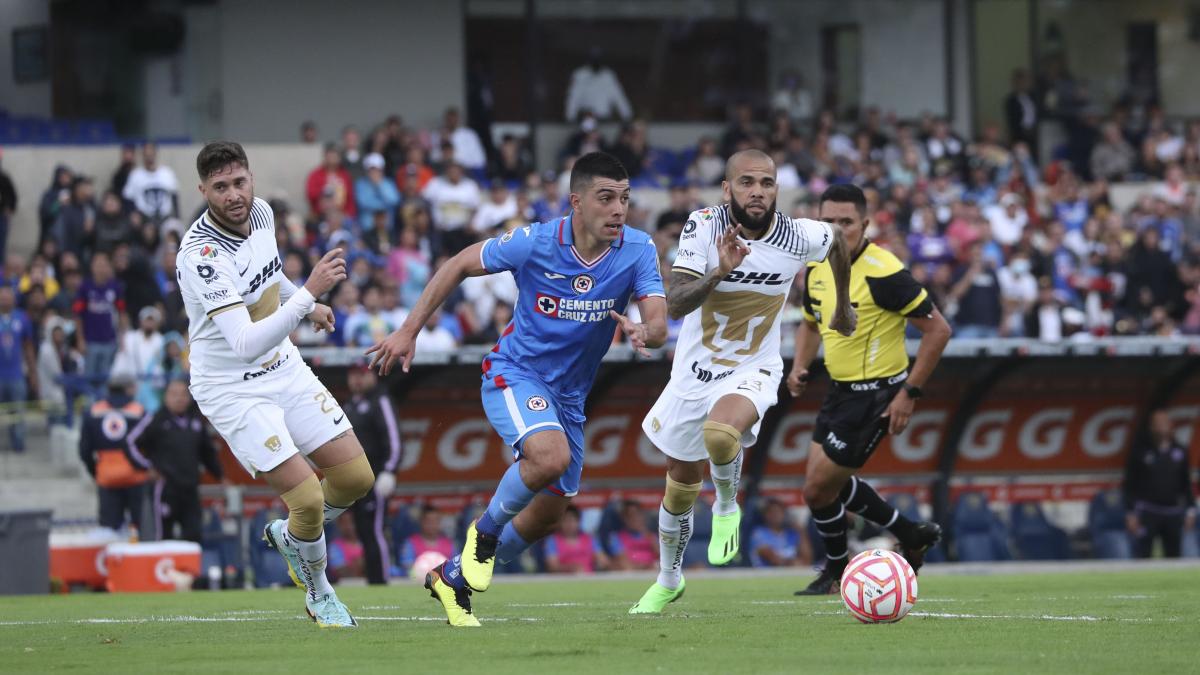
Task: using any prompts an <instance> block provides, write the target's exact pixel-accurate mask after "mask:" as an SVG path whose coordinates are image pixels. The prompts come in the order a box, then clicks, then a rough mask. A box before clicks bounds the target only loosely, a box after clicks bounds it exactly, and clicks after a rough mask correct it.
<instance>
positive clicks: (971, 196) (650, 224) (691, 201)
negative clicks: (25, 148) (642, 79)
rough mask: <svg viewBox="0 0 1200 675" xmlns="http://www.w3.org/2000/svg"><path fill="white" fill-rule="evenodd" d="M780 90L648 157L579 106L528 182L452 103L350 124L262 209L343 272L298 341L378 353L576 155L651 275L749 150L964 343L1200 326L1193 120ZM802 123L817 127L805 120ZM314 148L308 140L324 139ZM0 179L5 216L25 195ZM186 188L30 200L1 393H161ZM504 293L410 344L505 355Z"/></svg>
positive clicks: (293, 249)
mask: <svg viewBox="0 0 1200 675" xmlns="http://www.w3.org/2000/svg"><path fill="white" fill-rule="evenodd" d="M789 86H791V87H792V89H786V90H781V91H780V92H779V93H778V94H777V95H776V96H775V97H773V98H772V99H771V100H772V101H773V103H774V104H775V105H773V106H772V107H773V108H774V109H767V110H756V109H754V108H752V107H751V106H749V105H739V106H735V107H734V109H733V112H732V114H731V120H730V123H729V125H728V127H727V128H726V129H725V130H724V132H723V133H721V134H719V135H714V136H712V137H704V138H699V139H697V140H696V143H695V146H694V147H692V148H689V149H686V150H684V151H671V150H668V149H665V148H661V147H657V146H655V145H654V139H653V138H651V137H650V136H651V133H650V129H649V127H648V126H647V125H646V124H645V123H644V122H643V121H641V120H638V119H636V118H634V119H631V120H630V121H628V122H625V123H624V124H623V125H622V126H621V127H620V129H619V131H618V132H617V133H616V134H615V135H613V136H612V137H607V136H606V135H605V134H604V133H603V132H602V125H601V124H599V122H598V120H597V118H596V117H595V116H594V115H591V114H589V113H587V112H583V113H582V114H581V115H580V117H579V122H578V125H579V126H578V130H577V132H576V133H575V134H573V135H572V136H571V137H570V138H569V139H568V140H567V142H566V143H565V145H564V147H563V148H562V149H561V152H560V153H559V161H560V163H559V166H558V167H556V168H555V169H553V170H538V169H537V168H535V166H534V161H533V157H532V154H531V152H530V150H529V147H528V144H527V142H526V139H523V138H519V137H515V136H511V135H506V136H503V137H502V138H499V139H497V140H498V143H493V142H492V139H482V138H480V136H479V134H478V133H477V132H476V131H475V130H473V129H472V128H469V127H466V126H464V125H463V123H462V121H461V119H460V115H459V112H458V111H457V110H456V109H453V108H452V109H449V110H447V111H446V113H445V115H444V117H443V120H442V123H441V124H440V125H439V126H438V127H437V128H435V129H429V130H419V129H414V128H412V127H410V126H408V125H407V124H405V122H404V120H403V119H402V118H401V117H399V116H396V115H393V116H391V117H388V118H387V119H386V120H384V121H383V122H382V123H380V124H379V125H378V126H377V127H375V128H373V129H370V130H368V131H367V132H366V133H363V131H361V130H359V129H358V128H356V127H353V126H349V127H346V128H345V129H343V130H342V131H341V133H340V135H339V136H338V138H337V139H336V140H332V141H330V142H328V143H327V144H326V145H325V146H324V152H323V153H322V154H321V157H320V162H319V164H318V165H317V166H316V167H314V168H313V169H312V171H311V173H310V174H309V175H308V178H307V181H306V182H305V185H304V192H303V194H296V195H293V196H288V197H275V198H272V199H271V206H272V208H273V209H274V211H275V218H276V232H277V236H278V242H279V248H280V252H281V258H282V260H283V263H284V270H285V273H286V274H287V276H288V277H289V278H290V279H291V280H292V281H293V282H295V283H301V282H302V280H303V279H304V278H305V276H306V275H307V272H308V270H309V269H310V267H311V265H312V264H313V263H314V261H316V260H317V259H319V258H320V256H321V255H322V253H324V252H325V251H327V250H328V249H330V248H332V247H335V246H340V247H342V248H344V249H345V250H346V252H347V258H348V262H349V271H350V272H349V279H348V280H347V282H345V283H343V284H342V285H341V286H340V287H339V288H337V289H336V290H335V291H334V292H333V293H332V294H331V298H330V300H329V301H330V303H331V305H332V306H333V308H334V312H335V315H336V318H337V325H338V326H339V328H340V329H339V330H338V331H336V332H334V333H332V334H326V333H317V332H314V331H312V330H310V329H308V328H307V327H301V328H300V329H298V330H297V333H296V335H295V336H294V337H295V339H296V341H297V342H298V343H300V344H302V345H324V344H333V345H337V346H353V347H362V346H366V345H369V344H371V343H373V342H375V341H376V340H378V339H380V338H381V337H383V336H384V335H386V334H387V333H388V332H390V331H391V330H393V329H395V328H396V327H397V326H399V324H400V322H402V321H403V320H404V318H405V317H406V315H407V310H406V308H408V307H411V306H412V304H413V303H414V301H415V299H416V298H417V297H418V295H419V294H420V292H421V289H422V288H423V287H424V286H425V284H426V283H427V282H428V280H429V278H430V277H431V276H432V274H433V273H434V271H435V270H436V269H437V268H438V266H439V265H440V264H441V263H442V262H443V261H444V260H446V258H447V257H448V256H450V255H453V254H454V253H456V252H458V251H459V250H461V249H463V248H465V247H466V246H469V245H470V244H471V243H473V242H475V241H478V240H480V239H482V238H486V237H489V236H494V235H496V234H498V233H501V232H504V231H506V230H508V229H511V228H513V227H518V226H522V225H525V224H527V223H529V222H531V221H544V220H549V219H552V218H555V217H558V216H560V215H563V214H565V213H566V211H567V209H568V205H567V200H566V197H567V192H568V190H567V179H568V177H569V172H570V168H571V165H572V162H573V159H574V158H575V157H576V156H579V155H580V154H582V153H586V152H589V151H591V150H598V149H603V150H607V151H609V152H611V153H612V154H614V155H615V156H617V157H618V158H620V159H621V161H622V162H623V163H624V164H625V165H626V166H627V168H628V170H629V172H630V175H631V177H632V182H633V184H634V186H635V192H634V200H633V203H632V206H631V209H630V212H629V217H628V223H629V224H630V225H631V226H633V227H638V228H641V229H645V230H647V231H651V232H652V233H653V234H654V237H655V240H656V243H657V245H658V250H659V252H660V256H661V258H662V266H663V270H664V272H666V271H667V270H669V266H670V261H671V259H672V257H673V255H674V251H675V246H676V241H677V238H678V235H679V232H680V230H681V228H682V225H683V223H684V221H685V220H686V217H687V214H688V213H689V212H690V211H691V210H692V209H694V208H698V207H700V206H703V204H701V203H700V194H701V191H702V190H704V189H705V188H710V187H713V186H717V185H719V184H720V181H721V178H722V177H723V172H724V160H725V157H727V156H728V155H729V154H730V153H732V152H735V151H737V150H740V149H745V148H760V149H763V150H764V151H767V152H769V153H770V154H771V156H772V157H773V158H774V159H775V161H776V164H777V167H778V171H779V184H780V187H781V189H782V190H783V192H782V193H781V195H783V196H781V199H780V202H779V203H778V209H779V210H780V211H782V212H784V213H786V214H788V215H792V216H803V217H816V215H817V214H816V199H817V196H818V195H819V194H820V193H821V191H822V190H823V189H824V188H825V187H826V186H828V185H831V184H836V183H846V182H853V183H855V184H858V185H860V186H862V187H863V188H864V189H865V190H866V191H867V194H868V196H869V213H868V216H869V218H870V221H871V222H870V226H869V228H868V236H869V237H870V238H871V239H872V240H873V241H875V242H876V243H878V244H880V245H882V246H884V247H886V248H888V249H890V250H892V251H893V252H895V253H896V254H897V255H899V256H900V258H901V259H902V260H904V261H905V262H906V263H907V264H909V265H910V267H911V269H912V272H913V275H914V276H915V277H916V278H917V279H918V280H919V281H921V282H922V283H923V284H925V285H926V287H927V288H928V289H929V291H930V293H931V294H932V296H933V298H934V300H935V302H936V303H937V305H938V306H939V307H940V308H941V310H942V312H943V313H944V314H945V315H946V316H947V317H948V318H949V320H950V321H951V322H952V324H953V325H954V327H955V329H956V336H957V337H960V338H961V337H993V336H1025V337H1038V338H1041V339H1044V340H1060V339H1085V338H1087V337H1089V336H1099V335H1111V334H1116V335H1160V336H1170V335H1178V334H1200V236H1197V235H1200V200H1198V199H1197V192H1196V184H1195V181H1197V180H1198V179H1200V121H1190V122H1186V123H1179V122H1175V121H1172V120H1169V119H1167V118H1166V117H1165V116H1164V115H1163V113H1162V111H1161V109H1159V108H1157V107H1155V106H1154V105H1153V102H1152V101H1150V102H1148V103H1143V104H1139V105H1142V106H1143V107H1142V108H1136V109H1135V108H1133V107H1131V105H1127V104H1122V105H1119V106H1117V107H1116V108H1115V109H1113V110H1111V111H1109V112H1108V114H1106V115H1097V114H1096V112H1095V107H1094V106H1091V107H1076V108H1072V109H1070V110H1069V111H1067V112H1064V109H1065V108H1064V107H1063V106H1060V107H1059V109H1057V110H1056V111H1049V110H1047V108H1046V106H1045V105H1044V103H1043V100H1044V99H1045V96H1044V94H1037V93H1036V92H1034V90H1033V89H1032V85H1031V83H1030V78H1028V77H1027V76H1025V75H1024V74H1018V75H1017V76H1016V77H1014V82H1013V93H1012V94H1011V95H1010V97H1009V99H1008V100H1007V102H1006V105H1005V109H1004V110H1003V111H996V117H997V118H1002V119H1004V120H1005V124H1006V126H1007V129H1002V128H1001V126H1000V125H999V124H994V123H987V124H985V125H983V128H982V129H981V130H980V132H979V134H978V137H976V138H974V139H965V138H962V137H960V136H959V135H958V134H957V133H956V132H955V131H954V130H953V129H952V128H951V127H950V125H949V124H948V122H947V121H946V120H944V119H940V118H937V117H935V116H932V115H925V116H922V117H921V118H920V119H916V120H901V119H897V118H896V117H895V116H894V115H891V114H888V113H886V112H884V111H881V110H878V109H874V108H868V109H866V110H864V111H863V112H862V115H861V116H860V117H859V118H857V119H839V118H838V117H837V116H835V115H834V113H833V112H831V111H829V110H814V109H813V107H812V106H811V104H809V105H798V104H797V103H796V102H797V101H800V102H803V101H804V100H809V99H805V97H803V96H798V94H797V92H796V91H795V90H794V89H795V83H791V84H789ZM801 93H803V92H801ZM810 98H811V97H810ZM805 111H811V112H810V113H808V114H811V115H812V117H811V118H802V117H798V116H797V114H805ZM1031 123H1032V124H1033V125H1034V129H1036V125H1037V124H1058V125H1061V126H1062V128H1064V129H1066V136H1065V138H1066V141H1065V142H1064V143H1063V144H1062V145H1061V147H1058V148H1053V149H1049V150H1048V151H1046V152H1041V153H1039V152H1037V151H1036V150H1035V144H1036V140H1037V138H1038V136H1037V134H1036V133H1034V131H1033V130H1031V128H1030V126H1029V125H1030V124H1031ZM305 138H306V139H308V140H309V141H312V142H318V141H319V138H320V137H319V134H318V131H317V129H316V128H315V126H310V127H309V128H307V129H306V130H305ZM1039 156H1045V157H1048V158H1049V159H1048V160H1047V161H1043V162H1041V163H1039V162H1038V160H1037V158H1038V157H1039ZM543 169H545V168H544V167H543ZM2 174H3V172H2V171H0V185H3V186H5V190H4V191H3V192H4V196H3V208H4V213H5V215H7V214H10V213H11V212H12V208H14V207H15V203H16V199H17V195H15V194H10V193H11V192H12V191H11V189H9V188H10V186H11V182H9V181H7V180H2V179H3V178H5V177H4V176H3V175H2ZM1141 180H1149V181H1154V183H1152V184H1150V185H1151V186H1149V187H1146V189H1145V190H1144V191H1142V192H1141V194H1140V196H1138V197H1137V198H1136V199H1135V200H1134V201H1133V203H1132V206H1131V207H1128V208H1124V209H1118V208H1115V205H1114V201H1113V199H1112V198H1111V195H1110V190H1111V187H1110V186H1111V185H1113V184H1114V183H1115V182H1124V181H1141ZM636 188H660V189H666V190H667V191H668V193H669V203H668V205H667V208H666V209H664V210H660V211H659V212H657V213H652V212H651V211H650V210H649V209H648V208H647V207H646V204H645V200H643V199H639V193H638V191H637V189H636ZM178 194H179V181H178V178H177V177H176V176H175V174H174V173H173V172H172V170H171V169H170V167H167V166H164V165H161V164H159V163H158V161H157V148H156V147H155V145H154V144H152V143H149V144H146V145H144V146H142V147H140V148H135V147H132V146H127V147H124V148H122V150H121V153H120V157H119V158H118V160H117V164H116V166H115V167H114V171H113V173H112V175H111V176H109V177H103V176H84V175H79V174H77V173H76V172H75V171H73V170H72V169H71V167H69V166H67V165H60V166H58V167H57V168H56V169H55V170H54V172H53V174H52V176H51V180H50V182H49V185H48V187H47V188H46V190H45V192H44V193H43V194H42V195H41V198H40V201H39V203H38V215H39V241H40V244H39V246H38V249H37V251H36V252H35V253H34V254H33V255H31V256H25V255H16V254H14V253H13V252H11V251H10V252H9V254H8V255H6V256H5V258H4V261H3V269H2V270H0V287H4V288H6V289H11V291H10V292H11V295H12V302H11V303H9V302H7V300H6V297H7V296H3V295H0V375H2V377H0V384H3V386H0V403H6V402H8V403H11V402H13V401H16V400H23V399H26V398H31V399H43V400H49V401H62V400H64V394H65V392H64V391H63V390H62V385H61V382H62V381H63V376H64V375H66V376H71V375H79V376H81V377H82V378H83V379H84V380H87V379H88V378H89V377H93V378H99V377H100V376H101V374H103V373H105V372H107V371H108V370H109V369H110V368H111V366H112V363H113V360H114V359H116V358H128V359H131V360H132V361H133V362H134V364H135V367H136V369H137V370H138V373H139V375H140V376H141V377H142V378H143V380H144V381H145V382H146V383H147V384H146V385H145V386H146V387H147V391H146V392H145V395H144V396H139V398H141V399H144V400H145V401H147V402H152V401H154V400H156V399H158V398H161V397H160V396H159V395H157V394H158V393H159V392H158V391H156V389H158V390H160V389H161V388H162V386H164V385H165V382H166V381H167V380H168V379H169V377H170V376H171V375H172V374H173V373H177V372H178V371H180V370H183V369H186V367H187V366H186V354H185V351H186V346H185V345H186V340H185V336H186V334H187V320H186V314H185V313H184V310H183V303H182V299H181V297H180V295H179V290H178V286H177V284H176V279H175V269H174V260H175V251H176V250H177V248H178V243H179V239H180V237H181V235H182V233H183V232H184V231H185V229H186V227H187V224H188V223H190V222H191V220H192V219H193V218H194V217H196V216H197V215H198V213H191V214H181V213H179V199H178ZM667 276H669V275H667V274H664V277H667ZM798 283H799V282H798ZM515 299H516V287H515V285H514V282H513V280H512V279H511V277H510V276H509V275H495V276H488V277H479V278H474V279H470V280H468V282H467V283H465V284H464V285H463V286H462V287H461V288H460V289H459V290H458V291H456V293H455V295H454V296H453V297H452V298H451V299H450V301H449V302H448V303H447V304H446V307H445V311H443V312H439V313H437V314H435V315H434V316H433V317H432V318H431V319H430V320H429V322H428V323H427V324H426V326H425V328H424V329H423V330H422V331H421V334H420V336H419V337H418V349H421V350H426V351H428V350H437V349H453V348H455V347H457V346H459V345H463V344H488V343H490V342H491V341H494V340H495V339H496V336H497V335H498V334H499V333H500V332H501V331H502V330H503V327H504V326H505V324H506V323H507V321H508V320H509V318H510V317H511V316H512V304H513V302H514V301H515ZM798 301H799V293H793V294H792V302H794V303H795V302H798ZM10 305H11V307H10ZM130 336H133V337H130ZM17 379H21V380H23V382H24V385H25V386H24V387H17V386H16V385H15V384H12V382H15V381H16V380H17ZM14 446H17V447H19V445H18V444H16V443H14Z"/></svg>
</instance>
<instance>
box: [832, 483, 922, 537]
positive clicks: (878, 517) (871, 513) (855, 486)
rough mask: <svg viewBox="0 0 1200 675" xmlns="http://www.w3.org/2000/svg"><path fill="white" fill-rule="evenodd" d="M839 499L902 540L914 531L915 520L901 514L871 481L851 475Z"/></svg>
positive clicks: (847, 506) (855, 511)
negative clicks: (877, 490) (886, 500)
mask: <svg viewBox="0 0 1200 675" xmlns="http://www.w3.org/2000/svg"><path fill="white" fill-rule="evenodd" d="M838 499H840V500H841V502H842V503H843V504H845V505H846V508H847V509H850V510H851V511H853V512H854V513H856V514H858V515H860V516H862V517H863V518H866V519H867V520H869V521H871V522H872V523H875V524H876V525H878V526H880V527H883V528H886V529H887V530H889V531H891V533H892V534H894V535H896V537H898V538H899V539H900V541H904V540H905V539H907V538H908V537H909V535H910V534H911V533H912V529H913V522H912V521H911V520H909V519H908V518H905V517H904V516H902V515H900V512H899V511H897V510H896V509H895V508H894V507H893V506H892V505H891V504H888V503H887V502H885V501H884V500H883V497H880V496H879V493H878V492H876V491H875V488H873V487H871V484H870V483H868V482H867V481H865V480H859V479H858V477H857V476H851V477H850V480H849V481H848V482H847V483H846V486H845V487H843V488H842V492H841V494H839V495H838Z"/></svg>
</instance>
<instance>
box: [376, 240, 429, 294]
mask: <svg viewBox="0 0 1200 675" xmlns="http://www.w3.org/2000/svg"><path fill="white" fill-rule="evenodd" d="M387 269H388V276H390V277H391V278H393V279H395V280H396V283H397V284H398V285H399V287H400V305H401V306H402V307H412V306H413V305H415V304H416V302H417V298H419V297H421V291H423V290H424V289H425V285H426V284H427V283H429V278H430V277H431V276H432V275H433V266H432V265H431V264H430V261H429V254H428V253H426V252H425V251H422V250H421V239H420V235H419V234H418V233H417V229H416V226H414V225H406V226H405V227H404V229H403V230H401V231H400V245H399V246H397V247H396V248H395V249H393V250H392V252H391V253H390V254H389V255H388V262H387Z"/></svg>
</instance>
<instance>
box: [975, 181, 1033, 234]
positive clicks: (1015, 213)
mask: <svg viewBox="0 0 1200 675" xmlns="http://www.w3.org/2000/svg"><path fill="white" fill-rule="evenodd" d="M983 213H984V216H985V217H986V218H987V219H988V222H989V223H991V225H992V236H993V237H994V238H995V239H996V242H997V243H999V244H1000V245H1002V246H1012V245H1013V244H1016V243H1017V242H1018V241H1019V240H1020V239H1021V233H1022V232H1023V231H1024V230H1025V226H1026V225H1027V224H1028V223H1029V213H1028V212H1027V211H1026V210H1025V203H1024V200H1023V199H1021V195H1019V194H1017V193H1015V192H1009V193H1007V194H1005V195H1004V196H1003V197H1001V198H1000V203H999V204H993V205H991V206H988V207H987V208H985V209H984V211H983Z"/></svg>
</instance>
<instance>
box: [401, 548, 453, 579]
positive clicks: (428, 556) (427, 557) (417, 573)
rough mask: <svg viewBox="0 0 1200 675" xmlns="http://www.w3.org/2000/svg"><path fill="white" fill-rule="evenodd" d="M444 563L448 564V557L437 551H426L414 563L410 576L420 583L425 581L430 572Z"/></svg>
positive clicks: (409, 572)
mask: <svg viewBox="0 0 1200 675" xmlns="http://www.w3.org/2000/svg"><path fill="white" fill-rule="evenodd" d="M444 562H446V556H444V555H442V554H441V553H438V552H437V551H425V552H424V553H422V554H421V555H419V556H417V559H416V560H414V561H413V564H412V568H411V569H409V570H408V576H409V577H411V578H413V579H416V580H418V581H420V580H423V579H424V578H425V574H426V573H427V572H429V570H431V569H433V568H435V567H437V566H438V565H441V564H442V563H444Z"/></svg>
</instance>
